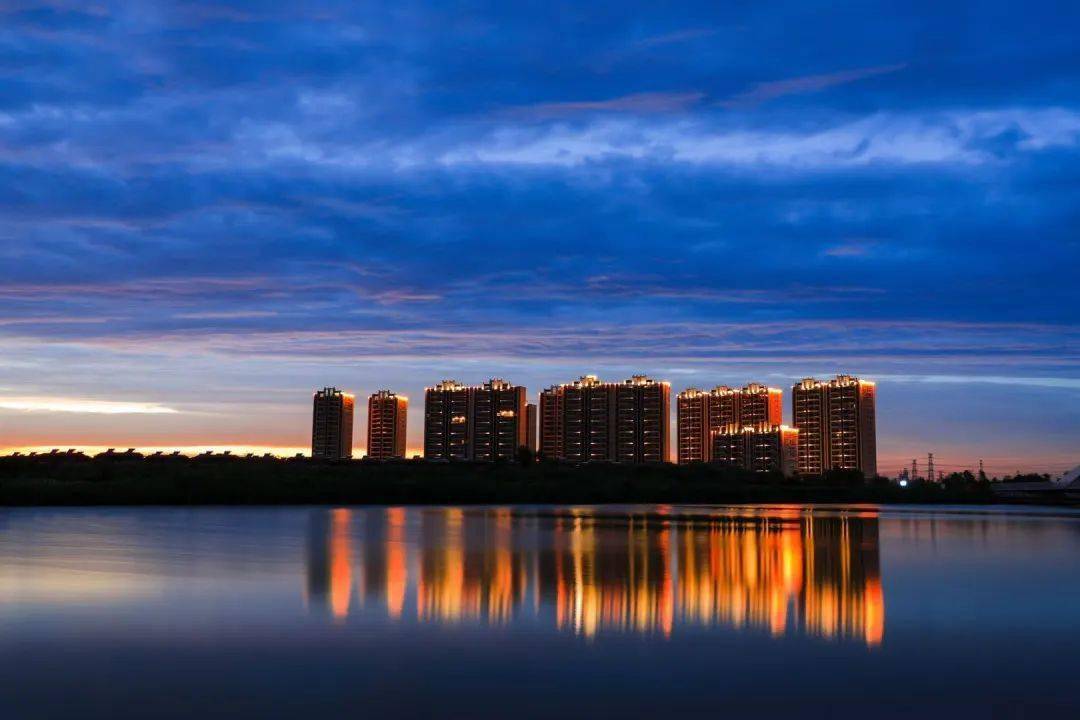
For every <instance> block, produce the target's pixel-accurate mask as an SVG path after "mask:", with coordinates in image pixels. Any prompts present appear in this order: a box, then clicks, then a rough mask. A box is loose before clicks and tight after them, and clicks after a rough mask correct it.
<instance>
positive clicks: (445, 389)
mask: <svg viewBox="0 0 1080 720" xmlns="http://www.w3.org/2000/svg"><path fill="white" fill-rule="evenodd" d="M527 404H528V403H527V402H526V393H525V388H524V387H521V386H519V385H511V384H510V383H508V382H506V381H504V380H500V379H492V380H490V381H489V382H487V383H485V384H484V385H482V386H465V385H461V384H459V383H458V382H457V381H455V380H444V381H443V382H441V383H439V384H438V385H436V386H434V387H429V388H427V390H426V391H425V393H424V457H425V458H427V459H429V460H435V459H442V460H473V461H478V462H494V461H495V460H513V459H514V458H515V457H516V456H517V451H518V448H520V447H522V446H526V445H527V433H528V427H527V424H528V419H527V417H526V415H527V409H526V406H527Z"/></svg>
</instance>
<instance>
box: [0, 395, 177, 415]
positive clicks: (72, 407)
mask: <svg viewBox="0 0 1080 720" xmlns="http://www.w3.org/2000/svg"><path fill="white" fill-rule="evenodd" d="M0 410H19V411H30V412H58V413H78V414H90V415H172V414H175V413H178V412H179V410H174V409H173V408H171V407H166V406H164V405H158V404H155V403H146V402H118V401H111V400H84V399H78V398H60V397H0Z"/></svg>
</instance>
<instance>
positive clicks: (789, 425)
mask: <svg viewBox="0 0 1080 720" xmlns="http://www.w3.org/2000/svg"><path fill="white" fill-rule="evenodd" d="M848 381H851V382H853V383H854V384H855V385H856V386H857V387H863V386H869V388H870V391H871V399H870V402H871V404H870V410H869V412H870V422H871V425H870V437H871V443H872V447H873V446H877V447H880V446H881V444H882V442H881V437H880V435H878V433H877V430H876V426H877V425H878V424H879V423H880V418H879V417H878V415H877V413H876V408H875V401H874V396H875V395H876V394H877V389H878V388H877V383H876V382H873V381H868V380H866V379H860V378H857V377H853V376H851V375H848V374H845V373H839V374H834V376H826V378H825V379H824V380H818V379H816V378H812V377H801V378H799V379H798V380H797V381H796V382H793V383H792V384H791V385H789V386H788V387H787V389H786V390H785V389H783V388H777V387H772V386H769V385H765V384H762V383H760V382H758V381H756V380H750V381H747V382H745V383H742V384H740V383H735V384H734V386H729V385H726V384H719V385H716V386H715V387H712V389H711V390H709V391H702V390H700V389H699V388H698V387H696V386H689V387H686V388H683V389H682V390H678V391H676V390H675V389H670V388H671V383H670V382H669V381H666V380H659V381H654V380H652V379H651V378H649V377H648V376H647V375H645V374H641V373H636V374H634V375H633V376H632V377H630V378H629V379H627V380H625V381H619V382H608V381H603V380H599V379H598V378H597V376H596V375H593V374H586V375H582V376H580V378H579V379H578V380H574V381H571V382H564V383H562V384H555V385H551V386H549V387H546V388H542V389H540V390H533V389H530V388H528V387H525V386H523V385H515V384H513V383H508V382H507V381H505V380H503V379H502V378H490V379H488V380H484V381H482V382H479V383H476V384H472V385H470V384H467V383H460V382H458V381H457V380H452V379H444V380H442V381H440V382H438V383H435V384H434V385H429V386H426V387H424V388H423V390H422V391H421V393H420V395H421V397H425V396H428V394H429V393H430V392H431V391H435V390H440V389H442V390H449V391H453V390H457V391H460V393H461V395H462V398H466V397H467V396H466V394H465V393H467V392H468V393H475V392H477V391H481V390H490V389H491V387H492V385H493V384H494V385H495V386H496V389H497V390H498V389H501V388H505V389H506V390H508V391H511V392H512V394H513V395H514V396H515V398H517V397H518V396H520V398H521V400H520V402H521V403H522V405H521V408H522V409H521V410H520V411H516V412H520V417H521V420H520V421H518V420H517V418H516V417H515V418H514V422H515V430H514V431H513V433H514V435H515V437H518V436H519V435H522V434H523V435H524V437H525V440H524V445H525V446H527V447H530V449H535V450H537V451H539V452H540V453H541V454H544V446H543V444H542V443H543V438H544V428H545V425H544V415H543V414H542V413H543V407H544V399H545V395H546V394H549V393H552V392H553V391H554V390H556V389H558V388H575V387H576V388H580V387H582V384H583V383H584V384H585V386H586V387H588V386H590V385H594V386H597V387H598V388H601V389H603V390H604V391H605V393H607V392H609V391H610V392H614V390H615V389H617V388H618V387H620V386H623V385H633V384H648V385H658V386H664V387H666V388H669V390H668V391H667V393H670V396H668V395H667V393H665V403H669V408H668V412H667V416H666V423H665V424H666V425H667V433H666V436H665V437H666V441H667V443H666V444H667V448H666V450H665V451H664V452H665V453H666V460H664V461H665V462H671V463H678V462H679V458H680V457H681V455H680V451H679V448H680V442H681V440H682V438H681V437H680V417H679V414H680V403H681V402H682V401H683V399H684V397H686V396H688V395H690V396H693V395H700V396H704V397H705V398H709V397H710V396H711V397H712V398H714V400H713V403H712V405H711V406H710V405H705V406H704V407H703V408H702V410H703V411H704V412H705V413H708V414H711V415H713V419H712V425H711V426H710V427H711V432H710V434H711V436H712V437H711V439H710V440H708V441H707V442H706V444H707V445H708V447H709V451H708V455H709V458H708V459H709V460H712V459H713V458H712V455H713V451H714V444H715V433H716V432H718V431H721V428H722V432H730V433H734V434H737V433H740V432H741V431H742V430H750V429H754V430H757V431H760V432H763V433H765V434H766V435H767V434H768V433H769V432H772V433H773V434H776V433H779V435H777V436H776V439H774V440H773V441H771V442H778V443H779V442H781V441H779V438H782V437H784V436H785V435H786V434H788V433H795V434H796V435H798V434H799V433H798V428H797V427H796V425H797V424H798V423H797V419H796V417H795V413H794V411H793V403H794V402H795V391H797V390H799V389H800V388H808V387H814V388H820V389H828V388H830V387H832V386H834V385H836V384H837V383H838V382H840V383H841V384H847V383H848ZM706 384H708V383H706ZM327 394H336V395H337V396H338V398H340V400H341V402H343V403H344V405H345V406H347V410H346V411H345V412H347V414H348V419H347V423H346V422H345V421H344V420H343V421H342V424H343V425H346V428H347V429H346V430H345V431H344V432H345V433H347V434H348V440H349V442H346V440H345V438H344V436H343V437H342V440H341V441H340V442H341V446H344V447H347V448H348V452H347V453H344V454H343V455H342V456H343V457H352V458H354V459H355V458H363V457H367V456H368V453H367V450H368V443H369V442H370V439H369V438H370V435H369V433H370V432H371V424H370V423H371V420H370V418H371V413H372V409H373V406H372V403H373V402H375V401H378V400H384V401H386V400H390V401H392V402H394V403H395V404H396V406H397V407H398V408H400V409H403V410H404V412H400V410H399V412H400V416H403V417H408V418H409V419H408V424H407V425H406V433H405V438H406V439H405V442H404V446H405V447H404V454H403V455H401V454H398V455H397V457H404V458H425V457H427V455H428V453H427V452H426V449H425V440H426V435H425V422H426V418H427V404H428V403H427V399H428V398H427V397H425V402H424V403H423V405H421V407H420V410H419V411H418V412H416V413H413V414H412V415H411V416H410V415H409V414H408V412H407V410H408V405H409V402H408V397H407V396H406V395H404V394H403V393H399V392H395V391H394V390H387V389H385V388H383V387H381V386H380V389H378V390H375V391H372V392H371V393H370V394H368V395H367V397H366V398H365V400H364V402H363V403H361V404H360V411H359V412H356V413H355V415H354V411H353V408H354V404H355V400H356V398H357V397H361V398H363V397H364V394H363V393H354V392H351V391H350V390H348V389H342V388H338V387H336V386H328V387H324V388H322V389H321V390H316V391H314V393H313V394H312V395H313V397H314V398H315V408H316V412H318V408H319V400H320V397H321V396H324V395H327ZM717 396H721V397H722V398H723V399H725V400H727V402H726V403H722V402H718V401H717V400H716V399H715V398H717ZM612 397H613V398H614V396H612ZM533 400H535V401H536V402H533ZM462 402H463V403H472V402H474V401H473V400H463V401H462ZM515 402H518V401H517V400H516V399H515ZM462 407H465V405H462ZM515 407H517V405H515ZM612 407H613V409H614V407H615V406H614V399H612ZM310 408H311V406H310V405H309V406H308V414H307V416H306V421H307V423H308V424H307V428H308V432H307V434H306V436H305V437H306V442H305V443H304V444H297V445H268V444H259V443H257V442H256V443H251V444H228V443H226V444H195V445H139V444H136V443H130V442H118V443H113V444H100V445H82V444H77V443H54V444H51V445H50V444H45V445H30V446H20V447H10V448H5V449H0V454H8V453H11V452H23V453H26V452H49V451H52V450H56V449H60V450H68V449H74V450H83V451H89V452H92V453H93V452H101V451H105V450H112V449H120V450H123V449H126V448H131V449H135V450H138V451H143V452H170V451H176V450H180V451H182V452H184V453H186V454H197V453H203V452H232V453H236V454H256V455H259V454H263V453H270V454H275V455H279V456H282V457H287V456H293V455H313V448H314V447H315V445H316V433H317V430H316V429H315V428H316V426H317V424H318V420H317V418H316V416H315V415H313V414H312V413H311V410H310ZM778 411H779V414H777V413H778ZM137 414H142V413H137ZM157 414H158V413H156V412H149V413H146V415H149V416H153V415H157ZM166 414H167V413H166ZM418 416H419V417H418ZM530 417H533V418H534V420H532V421H530ZM886 417H887V416H886ZM725 418H726V420H724V419H725ZM732 418H734V420H733V421H732V420H731V419H732ZM402 419H403V418H402ZM519 423H520V424H521V425H522V426H521V427H517V424H519ZM718 423H719V424H718ZM416 425H419V427H418V428H416V427H415V426H416ZM886 425H888V422H886ZM336 427H337V426H335V429H332V430H330V433H331V434H333V433H334V432H336ZM400 427H401V422H400V420H395V431H396V430H398V429H400ZM529 427H533V428H535V432H534V435H535V437H530V436H529V435H528V428H529ZM860 432H861V431H860ZM324 434H325V433H324ZM766 435H762V437H763V438H765V437H766ZM862 436H863V437H865V434H862ZM803 437H804V438H805V437H806V436H805V428H804V430H803ZM811 441H812V443H817V442H820V440H818V439H817V438H816V437H815V438H811ZM327 442H328V441H327V440H326V439H322V443H323V444H325V443H327ZM330 442H336V440H333V441H330ZM385 442H389V440H387V441H385ZM393 442H395V443H400V442H401V441H400V439H399V438H397V437H396V435H395V437H394V440H393ZM702 442H705V441H704V439H703V440H702ZM741 442H742V441H740V443H741ZM746 442H749V439H747V441H746ZM534 443H535V448H533V444H534ZM886 445H888V443H887V442H886ZM508 447H509V446H508ZM748 447H749V446H748ZM799 447H800V450H801V451H802V452H805V451H806V450H805V448H806V447H807V441H806V440H805V439H804V440H802V442H801V443H800V445H799ZM776 449H777V451H778V452H779V451H780V445H779V444H778V445H777V448H776ZM462 452H465V450H462ZM825 452H826V455H827V453H828V450H826V451H825ZM871 452H872V453H873V454H876V456H877V462H876V463H874V462H873V461H871V465H870V467H875V466H876V471H877V474H880V475H885V476H891V477H895V476H897V475H899V474H901V473H903V472H905V471H907V470H908V469H910V463H911V460H912V459H915V460H916V461H917V463H918V464H919V465H920V466H922V464H923V463H924V462H925V460H926V452H925V451H924V452H921V453H920V452H917V451H915V452H913V453H908V454H907V455H893V456H886V460H885V461H884V463H882V461H881V459H880V458H881V455H880V453H879V452H878V453H874V451H873V450H872V451H871ZM929 452H934V453H935V456H936V457H937V458H938V461H937V463H936V465H937V468H938V469H939V470H941V471H943V472H944V473H946V474H948V473H949V472H954V471H960V470H965V469H966V470H971V471H972V472H975V471H977V470H978V469H979V467H980V461H982V463H983V467H984V469H985V471H986V472H987V474H988V475H989V476H1005V475H1009V474H1011V473H1013V472H1027V471H1031V470H1036V469H1033V468H1027V467H1015V468H1012V469H1011V470H1010V469H1008V467H1009V466H1008V465H1007V464H1006V463H1004V462H1002V461H1000V460H995V459H994V457H995V456H994V455H993V454H990V453H985V454H980V455H979V456H978V457H977V458H975V459H974V460H968V461H967V462H963V463H955V462H951V461H952V460H954V459H956V458H951V457H948V456H943V455H942V453H941V452H940V451H937V452H935V451H934V450H929ZM612 453H614V450H612ZM504 455H505V457H506V458H509V457H511V455H512V453H510V452H509V451H507V452H506V453H504ZM436 456H437V455H436ZM872 456H873V455H872ZM323 457H324V458H325V457H330V455H326V454H324V455H323ZM387 457H390V456H389V455H388V456H387ZM556 457H558V455H557V456H556ZM987 457H989V458H991V459H990V461H989V462H987V461H986V458H987ZM1067 457H1068V456H1063V460H1062V462H1061V463H1060V465H1057V464H1051V465H1048V466H1047V468H1048V469H1047V470H1042V469H1037V470H1038V471H1040V472H1044V471H1045V472H1049V473H1050V474H1055V473H1058V474H1060V472H1061V471H1062V469H1068V468H1062V467H1061V466H1064V465H1067V464H1068V461H1067V459H1066V458H1067ZM605 458H606V459H612V458H607V455H605ZM458 459H465V455H462V456H461V457H459V458H458ZM558 459H572V458H566V457H558ZM594 459H601V458H594ZM729 459H730V458H729ZM688 461H689V460H688ZM741 463H742V461H741V459H740V460H739V462H738V463H737V464H741ZM793 463H794V460H793ZM747 464H748V465H749V464H750V463H747ZM796 465H797V466H798V467H799V468H801V472H803V473H806V472H808V470H807V466H806V463H804V462H803V461H802V458H801V457H800V459H799V462H798V463H796ZM811 474H812V473H811Z"/></svg>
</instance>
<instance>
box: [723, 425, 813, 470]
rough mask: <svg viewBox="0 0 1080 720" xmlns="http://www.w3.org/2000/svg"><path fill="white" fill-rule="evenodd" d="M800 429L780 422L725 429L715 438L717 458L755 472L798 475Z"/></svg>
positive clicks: (726, 463)
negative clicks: (739, 428) (763, 425)
mask: <svg viewBox="0 0 1080 720" xmlns="http://www.w3.org/2000/svg"><path fill="white" fill-rule="evenodd" d="M798 446H799V431H798V430H797V429H795V428H789V427H786V426H783V425H778V426H775V427H771V428H766V427H757V428H755V427H744V428H742V429H741V430H733V429H724V430H722V431H721V432H719V433H717V434H716V435H715V436H714V437H713V460H714V462H718V463H722V464H724V465H731V466H734V467H739V468H742V469H744V470H750V471H752V472H780V473H782V474H784V475H786V476H791V475H794V474H795V467H796V460H797V451H798Z"/></svg>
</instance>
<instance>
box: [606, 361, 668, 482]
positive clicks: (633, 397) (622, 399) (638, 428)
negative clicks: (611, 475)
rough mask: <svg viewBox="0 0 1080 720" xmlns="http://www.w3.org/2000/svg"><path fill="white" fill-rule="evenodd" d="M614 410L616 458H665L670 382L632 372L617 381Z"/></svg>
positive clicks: (636, 460) (649, 460)
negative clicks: (630, 376)
mask: <svg viewBox="0 0 1080 720" xmlns="http://www.w3.org/2000/svg"><path fill="white" fill-rule="evenodd" d="M615 413H616V416H615V438H616V446H615V459H616V460H617V461H618V462H624V463H658V462H667V461H668V445H669V440H668V435H669V429H670V427H671V386H670V385H668V384H667V383H666V382H657V381H655V380H651V379H649V378H647V377H645V376H644V375H634V376H633V377H632V378H630V379H629V380H626V381H624V382H622V383H620V384H619V385H618V387H617V389H616V393H615Z"/></svg>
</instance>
